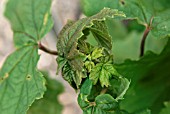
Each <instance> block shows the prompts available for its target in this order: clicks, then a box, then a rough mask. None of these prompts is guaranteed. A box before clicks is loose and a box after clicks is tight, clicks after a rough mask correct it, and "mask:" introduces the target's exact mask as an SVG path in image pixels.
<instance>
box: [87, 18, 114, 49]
mask: <svg viewBox="0 0 170 114" xmlns="http://www.w3.org/2000/svg"><path fill="white" fill-rule="evenodd" d="M93 23H94V25H93V26H92V27H91V28H90V30H91V32H92V34H93V36H94V37H95V39H96V41H97V42H98V44H99V45H100V46H102V47H105V48H106V49H108V50H109V51H110V50H111V49H112V38H111V36H110V35H109V32H108V28H107V26H106V24H105V22H104V21H101V22H98V21H94V22H93Z"/></svg>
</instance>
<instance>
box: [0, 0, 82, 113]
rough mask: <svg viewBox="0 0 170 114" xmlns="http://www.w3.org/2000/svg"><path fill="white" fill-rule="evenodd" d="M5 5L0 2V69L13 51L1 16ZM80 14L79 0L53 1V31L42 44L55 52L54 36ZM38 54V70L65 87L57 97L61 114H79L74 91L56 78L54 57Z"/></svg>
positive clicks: (9, 35) (10, 37) (59, 78)
mask: <svg viewBox="0 0 170 114" xmlns="http://www.w3.org/2000/svg"><path fill="white" fill-rule="evenodd" d="M5 3H6V0H0V67H1V66H2V64H3V62H4V60H5V58H6V57H7V56H8V55H9V54H10V53H11V52H13V51H14V50H15V48H14V45H13V39H12V36H13V33H12V31H11V28H10V24H9V22H8V21H7V20H6V19H5V17H4V16H3V12H4V8H5ZM80 14H81V11H80V7H79V0H53V2H52V15H53V19H54V22H55V24H54V27H53V30H52V31H51V32H50V33H49V34H47V35H46V36H45V38H44V39H43V41H42V43H43V44H44V45H45V46H47V47H49V48H50V49H53V50H56V35H55V34H57V33H58V32H59V31H60V30H61V29H62V27H63V26H64V25H65V23H66V22H67V19H72V20H77V19H78V18H79V17H80ZM54 31H55V32H54ZM39 53H40V54H41V59H40V61H39V64H38V68H39V69H42V70H47V71H49V72H50V75H51V76H52V78H55V79H57V80H59V81H60V82H62V83H63V84H64V86H65V92H64V93H63V94H61V95H60V97H59V100H60V101H61V103H62V104H63V105H64V110H63V113H62V114H81V113H82V112H81V110H80V108H79V106H78V104H77V95H76V93H75V91H74V90H73V89H72V88H71V87H70V86H69V85H68V83H67V82H65V81H64V80H63V79H62V78H61V75H59V76H56V68H57V64H56V62H55V59H56V57H55V56H51V55H48V54H46V53H44V52H39Z"/></svg>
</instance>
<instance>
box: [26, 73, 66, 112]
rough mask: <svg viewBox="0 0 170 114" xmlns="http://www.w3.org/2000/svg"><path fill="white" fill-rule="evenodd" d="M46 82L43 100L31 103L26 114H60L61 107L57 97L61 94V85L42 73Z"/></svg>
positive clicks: (62, 88)
mask: <svg viewBox="0 0 170 114" xmlns="http://www.w3.org/2000/svg"><path fill="white" fill-rule="evenodd" d="M43 74H44V76H45V78H46V80H47V82H46V83H47V91H46V92H45V94H44V97H43V99H40V100H38V101H36V102H34V103H33V105H32V106H31V107H30V109H29V110H28V114H61V113H62V109H63V106H62V105H61V104H60V102H59V101H58V99H56V98H58V96H59V95H60V94H61V93H62V92H63V90H64V87H63V85H62V84H61V83H60V82H59V81H57V80H54V79H50V78H49V76H48V74H47V73H43Z"/></svg>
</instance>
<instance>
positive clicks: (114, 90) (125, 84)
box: [107, 77, 130, 101]
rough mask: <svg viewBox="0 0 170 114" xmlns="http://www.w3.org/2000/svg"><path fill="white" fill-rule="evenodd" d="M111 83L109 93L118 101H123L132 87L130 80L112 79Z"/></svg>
mask: <svg viewBox="0 0 170 114" xmlns="http://www.w3.org/2000/svg"><path fill="white" fill-rule="evenodd" d="M110 83H111V86H110V87H109V88H108V92H107V93H109V94H111V95H112V96H115V97H114V98H115V100H117V101H118V100H122V99H123V96H124V95H125V93H126V91H127V90H128V88H129V85H130V82H129V81H128V79H126V78H122V77H120V78H118V79H112V80H111V81H110Z"/></svg>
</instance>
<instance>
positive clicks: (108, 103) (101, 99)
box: [78, 79, 127, 114]
mask: <svg viewBox="0 0 170 114" xmlns="http://www.w3.org/2000/svg"><path fill="white" fill-rule="evenodd" d="M93 87H94V88H93ZM94 90H95V92H94ZM96 91H98V92H100V91H101V88H100V89H99V88H95V86H93V84H92V81H91V80H89V79H86V81H85V82H84V83H83V85H82V87H81V89H80V94H79V96H78V103H79V105H80V107H81V108H82V109H83V114H127V113H125V111H122V110H120V109H119V107H118V101H117V100H115V99H114V98H113V97H112V96H111V95H109V94H100V93H99V94H100V95H99V94H98V95H95V94H96V93H97V92H96ZM94 93H95V94H94ZM94 95H95V97H94ZM90 96H91V97H92V96H93V97H94V99H91V97H90Z"/></svg>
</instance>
